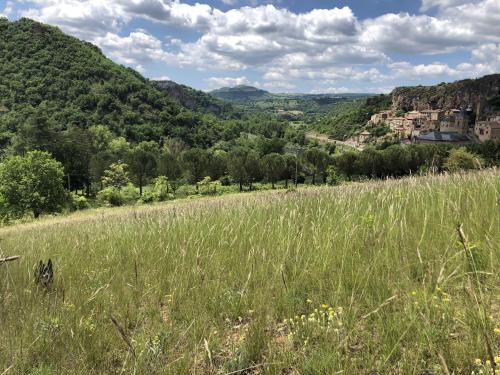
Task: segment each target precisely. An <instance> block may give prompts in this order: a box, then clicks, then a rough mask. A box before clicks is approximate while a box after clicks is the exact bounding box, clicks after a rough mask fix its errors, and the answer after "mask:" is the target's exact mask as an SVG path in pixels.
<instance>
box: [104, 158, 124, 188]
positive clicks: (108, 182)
mask: <svg viewBox="0 0 500 375" xmlns="http://www.w3.org/2000/svg"><path fill="white" fill-rule="evenodd" d="M127 169H128V165H127V164H125V163H113V164H111V165H110V166H109V169H107V170H106V171H105V172H104V177H103V178H102V182H103V185H104V186H105V187H110V188H115V189H121V188H123V187H124V186H126V185H127V184H128V183H130V179H129V177H128V172H127Z"/></svg>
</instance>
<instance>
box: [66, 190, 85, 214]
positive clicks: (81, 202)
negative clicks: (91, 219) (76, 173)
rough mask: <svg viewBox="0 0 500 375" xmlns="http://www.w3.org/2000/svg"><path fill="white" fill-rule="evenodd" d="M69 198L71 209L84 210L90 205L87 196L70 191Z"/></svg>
mask: <svg viewBox="0 0 500 375" xmlns="http://www.w3.org/2000/svg"><path fill="white" fill-rule="evenodd" d="M69 198H70V202H69V204H70V208H71V210H72V211H78V210H85V209H87V208H89V207H90V204H89V202H88V200H87V198H85V197H84V196H83V195H78V194H75V193H71V194H70V197H69Z"/></svg>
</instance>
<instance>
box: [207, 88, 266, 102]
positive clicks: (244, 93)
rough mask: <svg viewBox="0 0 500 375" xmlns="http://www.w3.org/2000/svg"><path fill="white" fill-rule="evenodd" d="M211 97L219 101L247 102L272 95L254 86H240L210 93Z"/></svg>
mask: <svg viewBox="0 0 500 375" xmlns="http://www.w3.org/2000/svg"><path fill="white" fill-rule="evenodd" d="M210 95H212V96H213V97H215V98H217V99H221V100H227V101H246V100H255V99H262V98H264V97H267V96H270V95H271V94H270V93H269V92H267V91H265V90H261V89H258V88H256V87H252V86H245V85H238V86H235V87H222V88H220V89H217V90H213V91H211V92H210Z"/></svg>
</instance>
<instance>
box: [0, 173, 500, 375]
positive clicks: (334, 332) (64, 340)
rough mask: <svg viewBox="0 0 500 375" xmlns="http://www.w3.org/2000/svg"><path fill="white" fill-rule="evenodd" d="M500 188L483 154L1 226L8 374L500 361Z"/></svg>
mask: <svg viewBox="0 0 500 375" xmlns="http://www.w3.org/2000/svg"><path fill="white" fill-rule="evenodd" d="M499 192H500V173H499V171H497V170H490V171H484V172H480V173H474V174H463V175H454V176H434V177H424V178H407V179H404V180H398V181H383V182H367V183H362V184H361V183H357V184H350V185H346V186H341V187H336V188H327V187H322V188H311V189H304V190H298V191H296V192H285V191H278V192H265V193H258V194H244V195H232V196H224V197H218V198H207V199H196V200H186V201H182V202H175V203H169V204H165V205H157V206H150V207H134V208H119V209H109V210H96V211H90V212H83V213H79V214H75V215H71V216H68V217H57V218H46V219H43V220H41V221H39V222H33V223H27V224H21V225H18V226H12V227H6V228H1V229H0V238H1V239H2V240H1V241H0V258H2V257H4V256H8V255H21V256H22V258H21V259H19V260H17V261H16V262H10V263H8V264H3V265H2V264H0V317H1V319H0V321H1V324H0V337H1V338H2V340H0V374H2V372H4V371H7V372H6V374H9V373H10V374H17V373H30V374H88V373H92V374H101V373H112V374H114V373H116V374H120V373H137V374H226V373H235V374H236V373H241V374H243V373H244V374H264V373H265V374H335V373H344V374H357V373H369V372H370V371H378V372H379V373H390V374H420V373H424V371H431V372H432V373H436V374H440V373H443V374H445V373H446V372H447V371H448V372H449V373H456V374H459V373H463V374H470V373H472V372H473V371H475V372H476V373H477V372H478V371H479V370H483V371H484V372H485V373H487V371H490V372H491V366H490V367H488V365H487V363H486V361H488V360H490V361H491V356H492V355H493V360H495V358H494V357H495V355H497V356H498V355H499V354H500V336H499V335H497V334H495V328H500V327H499V325H500V324H499V323H498V322H499V320H500V294H499V288H500V276H499V273H498V272H497V271H498V268H499V266H500V246H499V243H500V194H499ZM459 223H460V224H462V225H463V232H464V235H465V237H466V239H465V241H466V242H465V249H464V243H463V242H460V238H459V236H458V235H457V224H459ZM49 257H50V258H52V260H53V261H54V264H55V276H56V279H55V282H54V285H53V288H52V290H50V291H45V290H38V289H37V288H36V286H35V285H34V283H33V267H34V265H35V264H36V263H37V262H38V261H39V260H40V259H44V260H47V258H49ZM308 300H309V301H308ZM323 304H325V305H326V307H325V306H321V305H323ZM330 307H331V311H334V312H335V314H337V315H332V318H331V319H330V321H329V320H328V314H326V315H324V314H323V315H322V313H321V311H323V310H322V309H326V310H325V311H330V310H328V308H330ZM315 309H318V312H315ZM338 309H340V310H338ZM336 311H342V313H341V314H340V313H336ZM315 314H316V315H315ZM332 314H334V313H332ZM302 315H304V317H302ZM111 317H112V318H113V319H111ZM284 319H286V322H284ZM291 321H293V323H291ZM476 359H478V360H480V362H481V364H479V362H478V364H475V361H476Z"/></svg>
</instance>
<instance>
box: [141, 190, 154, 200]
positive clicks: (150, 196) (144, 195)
mask: <svg viewBox="0 0 500 375" xmlns="http://www.w3.org/2000/svg"><path fill="white" fill-rule="evenodd" d="M155 198H156V196H155V193H154V192H152V191H149V190H148V191H145V192H143V193H142V195H141V197H140V198H139V202H140V203H153V202H154V201H155Z"/></svg>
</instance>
